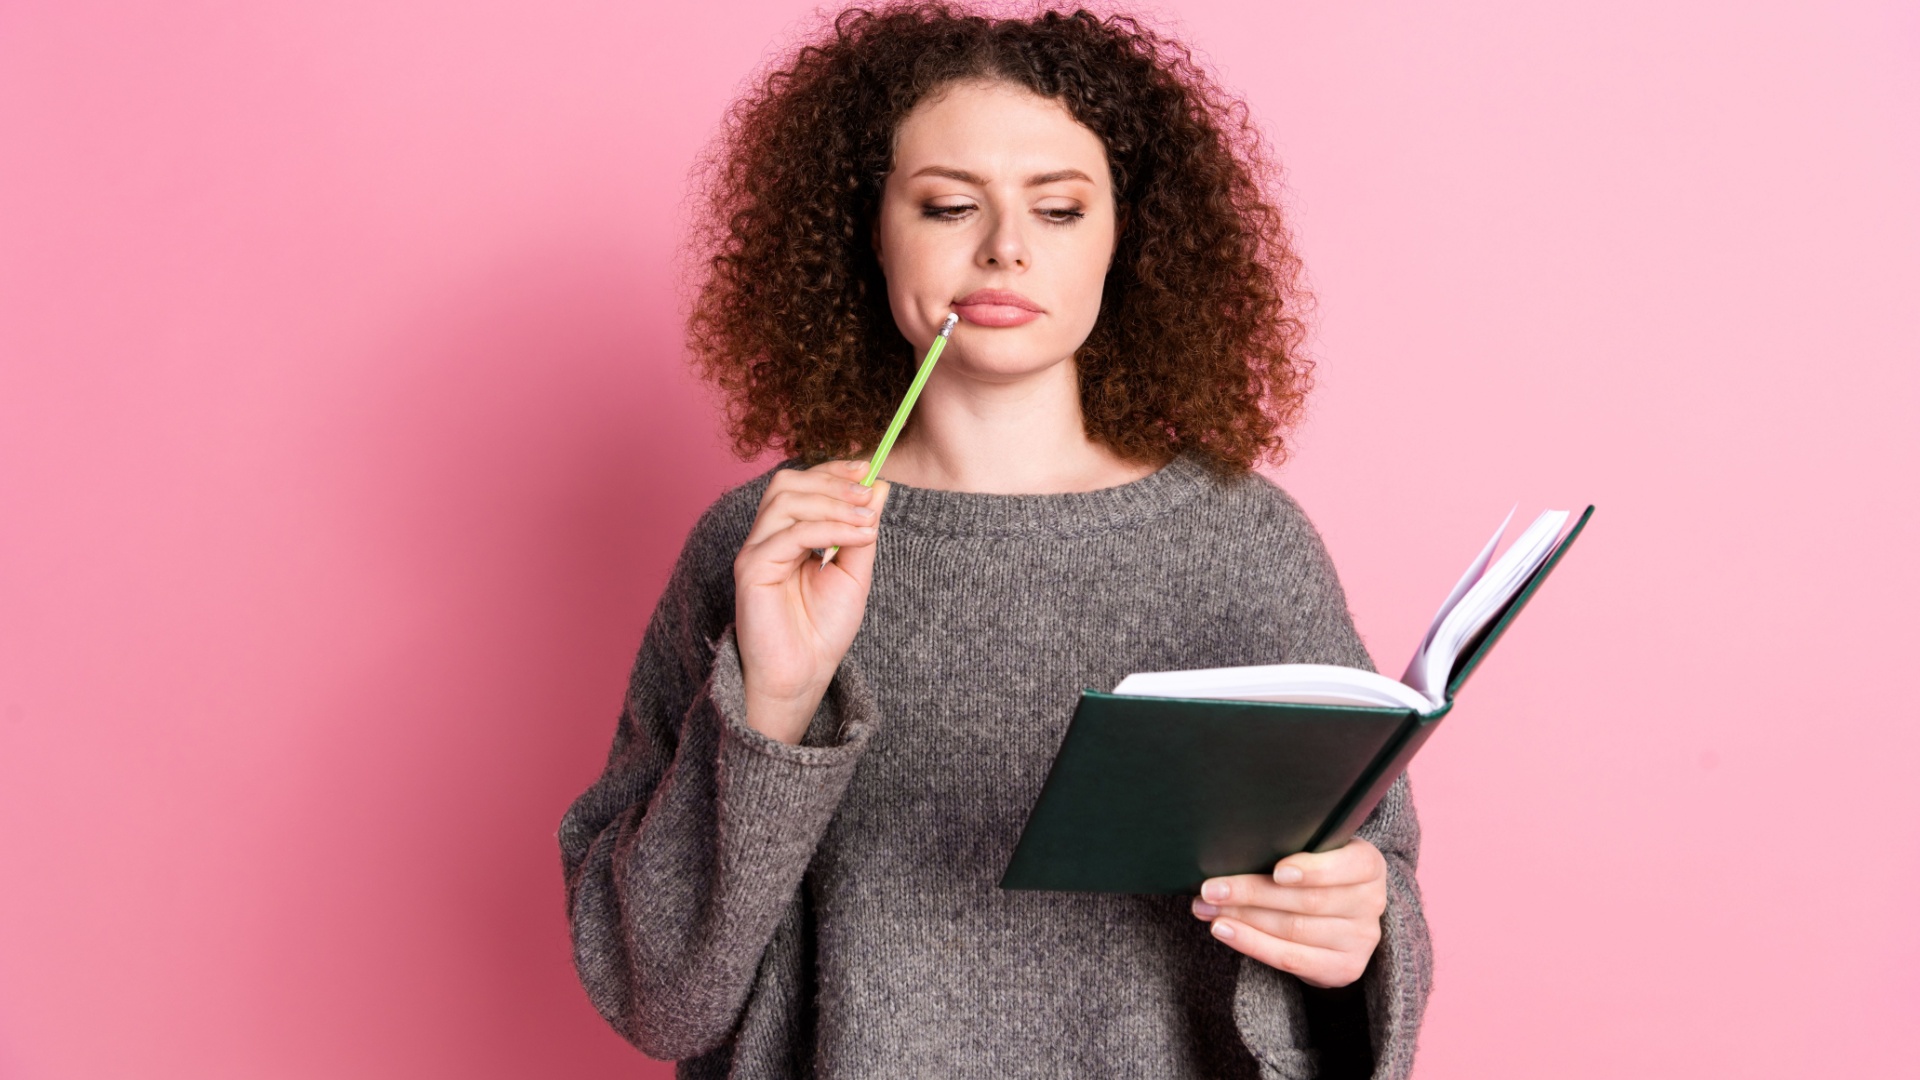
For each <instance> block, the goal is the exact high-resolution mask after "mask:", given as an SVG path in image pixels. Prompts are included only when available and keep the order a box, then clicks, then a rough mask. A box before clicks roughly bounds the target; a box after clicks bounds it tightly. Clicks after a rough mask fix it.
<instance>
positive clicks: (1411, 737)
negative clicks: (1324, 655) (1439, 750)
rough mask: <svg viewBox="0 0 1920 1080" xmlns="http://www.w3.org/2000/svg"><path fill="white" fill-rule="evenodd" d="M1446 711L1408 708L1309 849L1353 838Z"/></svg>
mask: <svg viewBox="0 0 1920 1080" xmlns="http://www.w3.org/2000/svg"><path fill="white" fill-rule="evenodd" d="M1451 707H1452V702H1448V708H1451ZM1446 714H1447V709H1444V708H1443V709H1441V710H1440V711H1439V712H1436V713H1432V714H1430V715H1427V716H1422V715H1420V714H1419V713H1415V712H1409V713H1408V714H1407V720H1406V723H1405V724H1403V725H1401V728H1400V730H1399V731H1397V732H1395V733H1394V736H1393V738H1391V739H1388V740H1387V745H1385V746H1383V747H1381V748H1380V753H1379V756H1377V757H1375V758H1374V759H1373V764H1372V765H1370V766H1368V767H1367V771H1366V772H1364V773H1361V774H1360V779H1359V780H1357V781H1355V782H1354V785H1353V789H1352V790H1351V791H1349V792H1348V793H1347V796H1346V798H1344V799H1342V800H1340V803H1339V805H1338V806H1336V807H1335V808H1334V811H1333V813H1332V814H1329V815H1328V816H1327V821H1326V824H1324V825H1322V826H1320V831H1319V832H1317V833H1315V834H1314V837H1313V839H1312V840H1310V841H1308V843H1307V850H1308V851H1332V850H1333V849H1334V848H1337V847H1340V846H1341V845H1343V844H1345V843H1346V842H1347V841H1348V840H1351V839H1353V834H1354V833H1356V832H1358V831H1359V829H1360V826H1361V825H1362V824H1364V823H1365V822H1366V820H1367V815H1368V814H1371V813H1373V808H1374V807H1376V806H1379V805H1380V800H1381V799H1384V798H1386V797H1387V789H1388V788H1391V787H1392V786H1393V782H1394V781H1395V780H1398V779H1399V778H1400V774H1401V773H1403V772H1405V771H1407V765H1408V763H1410V762H1412V761H1413V755H1415V754H1417V753H1419V752H1420V747H1421V746H1422V745H1424V744H1425V743H1426V741H1427V739H1428V738H1429V737H1430V736H1432V734H1433V729H1434V728H1437V727H1439V726H1440V718H1441V717H1443V716H1445V715H1446Z"/></svg>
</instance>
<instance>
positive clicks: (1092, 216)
mask: <svg viewBox="0 0 1920 1080" xmlns="http://www.w3.org/2000/svg"><path fill="white" fill-rule="evenodd" d="M1117 236H1118V232H1117V229H1116V226H1115V214H1114V204H1113V182H1112V179H1111V178H1110V176H1109V175H1108V172H1107V155H1106V149H1105V147H1104V146H1102V145H1101V142H1100V138H1099V136H1097V135H1095V134H1094V133H1093V132H1092V131H1090V130H1089V129H1087V128H1086V127H1084V126H1082V125H1081V124H1080V123H1079V122H1078V121H1076V120H1074V119H1073V116H1072V115H1071V114H1070V113H1068V112H1067V110H1066V107H1065V106H1063V105H1061V104H1059V103H1057V102H1054V101H1052V100H1050V99H1048V98H1044V97H1041V96H1039V95H1037V94H1034V93H1032V92H1031V91H1029V90H1027V89H1025V88H1024V87H1019V86H1015V85H1013V84H1010V83H1004V82H965V83H958V84H955V85H953V86H951V87H949V88H948V89H946V90H945V91H944V92H942V93H939V94H937V95H935V96H932V97H929V98H928V99H926V100H924V101H922V102H921V103H920V104H919V105H918V106H916V107H915V108H914V110H913V111H912V112H911V113H909V114H908V116H907V117H906V119H905V120H903V121H902V122H901V124H900V126H899V129H898V130H897V131H896V132H895V136H894V151H893V171H892V172H891V173H890V174H888V176H887V182H886V190H885V191H884V193H883V194H882V196H881V201H880V217H879V221H878V223H877V225H876V227H875V229H874V251H875V253H876V254H877V255H878V256H879V258H880V265H881V269H882V270H883V271H885V273H886V278H887V297H888V300H889V301H890V303H891V304H892V307H893V318H894V322H895V323H897V324H898V325H899V327H900V332H901V333H902V334H903V335H905V336H906V338H907V340H908V341H911V342H913V344H914V346H915V349H916V351H919V350H924V349H925V348H926V347H927V346H928V345H930V344H932V342H933V338H934V336H935V335H936V334H938V333H939V331H940V325H941V323H943V322H944V321H945V320H946V317H947V313H948V312H956V313H958V314H959V316H960V323H959V325H958V326H956V327H955V328H954V331H953V337H952V339H951V340H950V341H949V342H948V344H947V348H946V350H945V351H944V352H943V353H942V354H941V361H940V367H941V369H946V368H948V367H949V366H950V365H951V366H953V367H955V368H958V369H960V370H961V371H964V372H966V373H969V374H971V375H973V376H975V377H978V378H984V379H989V380H993V381H1014V380H1017V379H1019V378H1020V377H1022V376H1025V375H1029V374H1032V373H1033V372H1036V371H1039V370H1043V369H1045V368H1048V367H1051V366H1053V365H1055V364H1058V363H1061V362H1063V361H1065V360H1068V359H1070V358H1071V357H1072V356H1073V353H1074V350H1076V349H1078V348H1079V347H1080V344H1081V342H1083V341H1085V340H1086V339H1087V335H1088V334H1089V333H1091V332H1092V330H1093V324H1094V319H1095V317H1096V316H1097V315H1098V314H1099V311H1100V292H1101V287H1102V286H1103V284H1104V283H1105V281H1106V275H1107V266H1108V264H1109V263H1110V262H1111V261H1112V259H1113V251H1114V246H1115V243H1116V240H1117Z"/></svg>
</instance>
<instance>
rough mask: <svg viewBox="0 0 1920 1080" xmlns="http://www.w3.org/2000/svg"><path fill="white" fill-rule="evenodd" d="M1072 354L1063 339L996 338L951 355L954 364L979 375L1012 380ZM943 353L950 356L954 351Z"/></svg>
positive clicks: (1034, 373)
mask: <svg viewBox="0 0 1920 1080" xmlns="http://www.w3.org/2000/svg"><path fill="white" fill-rule="evenodd" d="M955 351H957V350H955ZM1073 354H1074V349H1073V348H1071V347H1068V346H1067V345H1066V344H1065V343H1061V344H1058V345H1048V344H1044V343H1039V342H1022V341H1007V342H1005V343H998V342H996V343H994V344H993V345H989V346H986V347H984V348H979V347H976V348H969V349H967V350H966V352H965V353H963V354H962V355H960V356H955V357H954V359H955V360H957V361H959V362H958V363H956V364H955V365H954V366H955V367H957V368H960V369H962V370H964V371H966V372H967V373H968V374H970V375H973V376H976V377H978V378H987V379H1001V380H1007V381H1012V380H1014V379H1020V378H1025V377H1027V376H1030V375H1037V374H1039V373H1040V372H1043V371H1046V370H1048V369H1049V368H1052V367H1056V366H1058V365H1060V364H1063V363H1067V362H1069V361H1071V360H1072V359H1073ZM946 355H947V356H953V352H948V353H947V354H946ZM946 363H947V361H946V360H945V359H942V360H941V364H942V365H943V366H944V365H945V364H946Z"/></svg>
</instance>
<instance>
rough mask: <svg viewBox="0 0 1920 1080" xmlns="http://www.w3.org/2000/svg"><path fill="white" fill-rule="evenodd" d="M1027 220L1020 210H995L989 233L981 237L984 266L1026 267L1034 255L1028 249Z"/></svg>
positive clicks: (980, 259) (979, 257) (980, 257)
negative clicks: (1023, 217) (1022, 216)
mask: <svg viewBox="0 0 1920 1080" xmlns="http://www.w3.org/2000/svg"><path fill="white" fill-rule="evenodd" d="M1025 224H1026V223H1025V221H1024V220H1023V219H1022V218H1021V216H1020V213H1019V211H1008V210H1005V209H999V210H996V211H994V215H993V225H992V228H990V229H989V230H988V231H987V235H986V236H985V237H983V238H982V239H981V242H980V252H979V256H978V259H979V262H980V264H981V265H982V266H991V267H994V268H996V269H1006V268H1008V267H1020V268H1022V269H1025V267H1026V265H1027V262H1028V260H1029V259H1030V258H1031V257H1032V255H1031V253H1030V252H1029V251H1028V250H1027V237H1026V233H1025Z"/></svg>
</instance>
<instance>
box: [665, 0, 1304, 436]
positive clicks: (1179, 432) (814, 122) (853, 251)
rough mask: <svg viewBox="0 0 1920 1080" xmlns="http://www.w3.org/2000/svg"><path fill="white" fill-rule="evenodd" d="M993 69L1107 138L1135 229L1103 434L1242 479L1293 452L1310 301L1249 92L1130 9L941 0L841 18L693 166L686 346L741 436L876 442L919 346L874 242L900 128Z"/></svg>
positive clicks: (1119, 297) (1112, 287) (1116, 315)
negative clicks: (693, 279)
mask: <svg viewBox="0 0 1920 1080" xmlns="http://www.w3.org/2000/svg"><path fill="white" fill-rule="evenodd" d="M979 78H986V79H998V80H1006V81H1011V82H1013V83H1016V84H1018V85H1020V86H1023V87H1026V88H1027V89H1029V90H1031V91H1033V92H1034V93H1037V94H1039V95H1041V96H1043V97H1047V98H1050V99H1054V100H1056V101H1059V102H1060V103H1061V104H1063V105H1064V106H1065V107H1066V108H1067V109H1068V111H1069V112H1070V113H1071V114H1072V116H1073V117H1074V118H1075V119H1076V120H1077V121H1078V122H1079V123H1081V124H1083V125H1085V126H1086V127H1087V128H1089V129H1090V130H1092V131H1093V132H1094V133H1095V134H1096V135H1098V136H1099V137H1100V139H1101V141H1102V142H1103V143H1104V144H1105V147H1106V151H1107V159H1108V161H1109V163H1110V165H1111V169H1112V176H1113V191H1114V199H1115V205H1116V208H1117V210H1118V212H1119V213H1120V214H1122V215H1124V216H1123V218H1122V221H1123V222H1124V228H1123V229H1122V231H1121V233H1120V238H1119V246H1118V248H1117V250H1116V251H1115V252H1114V256H1113V261H1112V265H1111V267H1110V268H1109V270H1108V274H1107V280H1106V284H1105V288H1104V295H1103V297H1102V301H1101V310H1100V312H1099V316H1098V319H1097V321H1096V323H1095V326H1094V329H1093V331H1092V333H1091V334H1090V335H1089V336H1088V337H1087V340H1086V342H1085V343H1084V344H1083V345H1082V346H1081V348H1080V350H1079V352H1078V353H1077V354H1076V355H1075V359H1076V363H1077V365H1078V370H1079V377H1080V403H1081V408H1082V410H1083V412H1084V413H1085V420H1086V433H1087V435H1088V437H1089V438H1091V439H1093V440H1094V441H1096V442H1099V443H1102V444H1104V445H1105V446H1107V447H1108V448H1110V449H1111V450H1113V451H1114V453H1115V454H1117V455H1118V456H1119V457H1121V458H1123V459H1126V460H1130V461H1143V462H1156V463H1157V462H1163V461H1165V460H1167V459H1168V458H1170V457H1172V456H1173V455H1174V454H1177V453H1179V452H1181V451H1182V450H1192V451H1194V452H1197V453H1198V454H1199V455H1200V456H1201V458H1202V460H1205V461H1207V462H1208V463H1209V464H1210V465H1212V466H1213V467H1214V468H1216V469H1217V470H1219V471H1222V472H1225V473H1233V472H1238V471H1244V470H1247V469H1250V468H1252V467H1253V466H1254V465H1255V464H1257V463H1259V462H1261V461H1263V460H1266V461H1274V462H1277V461H1279V460H1281V458H1282V457H1283V456H1284V454H1285V450H1286V446H1285V444H1284V441H1283V439H1282V432H1283V431H1285V430H1287V429H1288V428H1289V427H1290V426H1291V425H1292V423H1293V422H1294V421H1295V420H1296V419H1297V418H1298V416H1299V414H1300V410H1301V406H1302V402H1303V400H1304V398H1305V396H1306V392H1307V388H1308V385H1309V381H1310V378H1309V377H1310V372H1311V368H1312V365H1311V362H1310V361H1309V360H1308V359H1307V358H1306V357H1305V356H1303V355H1302V353H1301V344H1302V342H1303V340H1304V338H1305V336H1306V331H1305V327H1304V324H1303V323H1302V321H1301V318H1300V315H1301V312H1302V311H1303V310H1304V308H1305V307H1306V305H1307V304H1308V303H1309V296H1308V294H1307V292H1306V290H1305V288H1304V286H1303V285H1302V284H1301V281H1300V276H1301V266H1300V260H1299V259H1298V258H1297V257H1296V255H1295V254H1294V251H1293V248H1292V245H1291V237H1290V236H1289V233H1288V230H1287V227H1286V225H1285V222H1284V221H1283V219H1282V215H1281V213H1280V211H1279V209H1278V207H1277V206H1276V205H1274V204H1273V203H1272V202H1269V201H1268V199H1267V197H1266V195H1265V193H1264V191H1263V184H1264V183H1265V182H1267V181H1269V180H1274V179H1276V178H1277V173H1278V170H1277V168H1276V167H1274V166H1272V165H1270V164H1269V162H1268V161H1267V159H1266V157H1265V154H1264V153H1263V144H1262V140H1261V138H1260V135H1259V133H1258V132H1257V130H1256V129H1255V128H1254V127H1253V125H1252V123H1251V122H1250V120H1249V118H1248V114H1247V108H1246V106H1245V104H1244V103H1243V102H1240V101H1238V100H1236V99H1234V98H1232V97H1231V96H1230V95H1228V94H1226V93H1225V92H1224V91H1222V90H1221V89H1220V88H1219V87H1218V86H1216V85H1215V83H1214V82H1213V81H1212V80H1211V78H1209V76H1208V75H1207V74H1206V72H1204V71H1203V70H1202V69H1201V67H1200V66H1199V65H1198V64H1197V63H1196V62H1195V61H1194V59H1193V56H1192V53H1191V52H1190V50H1188V49H1187V48H1186V47H1185V46H1183V45H1181V44H1179V43H1178V42H1177V41H1174V40H1172V39H1171V38H1169V37H1167V36H1164V35H1162V34H1159V33H1156V32H1155V31H1153V30H1151V29H1149V28H1147V27H1145V26H1143V25H1142V24H1141V22H1140V21H1139V20H1138V19H1136V18H1134V17H1132V16H1128V15H1118V14H1116V15H1110V16H1108V17H1105V18H1102V17H1100V16H1098V15H1095V14H1094V13H1092V12H1089V11H1087V10H1084V9H1081V10H1076V11H1074V12H1073V13H1072V14H1062V13H1060V12H1057V11H1051V10H1049V11H1045V12H1041V13H1039V14H1037V15H1034V16H1032V17H1030V18H1024V19H1017V18H995V17H989V16H987V15H982V14H978V13H976V12H974V11H970V10H967V9H964V8H959V7H956V6H955V5H952V4H949V3H942V2H913V3H889V4H886V5H883V6H880V7H878V8H875V9H867V8H859V7H855V8H849V9H847V10H845V11H842V12H840V13H839V14H838V15H837V16H835V17H834V19H833V20H832V24H831V30H830V32H823V33H822V34H821V36H820V38H819V39H818V40H816V41H813V42H811V43H808V44H805V45H804V46H803V47H801V48H800V49H799V50H798V52H797V53H796V54H795V55H793V56H792V58H791V60H790V62H788V63H787V65H786V66H784V67H777V68H775V69H774V70H772V71H771V72H770V73H768V74H765V75H764V76H763V77H761V78H760V79H759V80H758V82H757V85H756V86H755V88H754V89H753V90H752V92H750V93H748V94H747V95H745V96H744V97H742V98H741V99H740V100H739V101H738V102H736V103H735V104H734V105H733V107H732V108H731V109H730V110H729V111H728V114H727V122H726V125H725V128H724V130H723V133H722V134H721V136H720V137H719V138H718V140H717V142H716V143H715V144H714V146H713V147H712V148H711V149H709V151H708V152H707V154H706V155H704V156H703V158H702V160H701V163H700V166H699V167H698V168H697V170H696V177H697V178H698V179H699V180H701V181H703V182H704V191H703V192H701V194H700V196H699V199H700V201H699V204H698V205H699V209H700V212H699V213H697V214H696V215H695V219H696V220H695V227H694V231H693V233H692V237H691V246H690V249H689V250H690V251H691V253H692V255H693V257H694V259H695V265H696V266H698V267H699V268H700V270H701V272H702V273H701V278H700V281H699V286H698V292H697V294H696V295H695V297H694V300H693V304H692V310H691V314H690V315H689V317H688V341H689V347H690V349H691V351H692V355H693V362H694V366H695V368H696V370H697V371H699V373H700V374H701V375H702V376H704V377H705V378H707V379H709V380H711V381H712V382H713V383H714V384H716V385H717V386H718V387H719V388H720V391H721V393H722V395H723V397H724V398H725V400H726V402H727V413H728V421H729V427H730V431H731V434H732V438H733V445H734V449H735V451H736V452H737V453H739V454H740V455H741V456H742V457H752V456H754V455H756V454H759V453H761V452H763V451H765V450H767V449H768V448H774V449H777V450H780V451H783V452H785V453H786V454H787V455H788V456H790V457H795V458H799V459H801V460H802V461H809V462H813V461H821V460H825V459H827V458H832V457H852V456H858V455H859V454H860V453H861V452H862V451H864V450H866V449H868V448H871V447H872V446H873V445H874V443H875V442H877V441H878V436H879V434H880V432H881V431H882V430H883V429H884V428H885V426H886V422H887V420H888V419H889V418H890V417H891V416H892V413H893V410H894V408H895V406H896V405H898V403H899V401H900V398H901V397H902V395H904V394H905V393H906V390H907V386H908V384H909V383H910V382H911V381H912V378H913V374H914V370H915V367H916V365H917V362H918V357H916V356H915V355H914V350H913V347H912V346H911V344H909V343H908V342H907V340H906V339H905V338H904V337H903V336H902V335H901V334H900V332H899V329H898V327H896V326H895V325H894V322H893V316H892V311H891V308H890V307H889V305H888V300H887V287H886V279H885V278H884V277H883V276H882V273H881V269H880V265H879V263H878V262H877V260H876V259H875V256H874V254H873V251H872V249H871V247H870V245H869V242H868V237H869V235H870V233H869V230H870V229H871V228H872V227H873V224H874V221H875V217H876V215H877V214H878V211H879V204H880V196H881V192H882V190H883V186H884V184H885V181H886V177H887V174H888V172H889V171H890V169H891V168H892V148H893V136H894V130H895V128H896V127H897V126H898V124H899V123H900V121H901V120H902V119H903V118H904V117H905V116H906V115H907V113H908V112H909V111H910V110H911V109H912V108H913V107H914V105H915V104H916V103H918V102H920V101H921V100H922V99H923V98H925V97H927V96H928V95H929V94H930V93H931V92H933V91H935V90H937V89H939V88H941V87H943V86H945V85H947V84H949V83H952V82H955V81H958V80H963V79H979Z"/></svg>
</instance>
